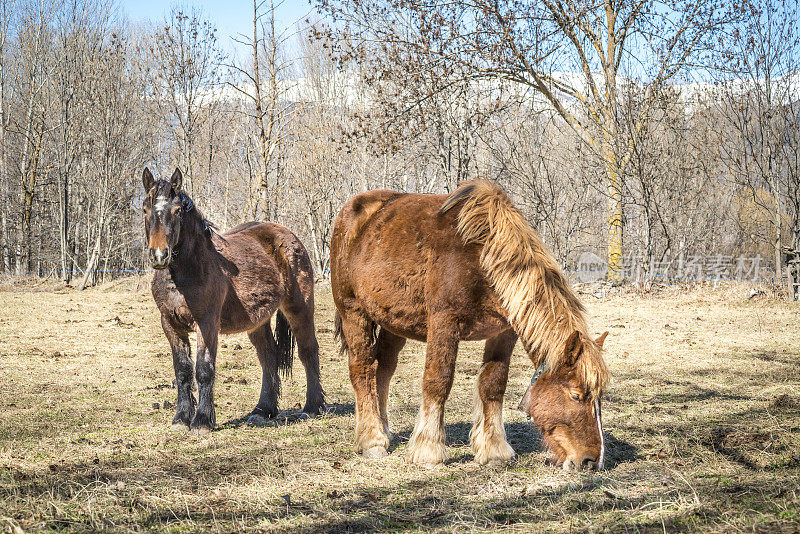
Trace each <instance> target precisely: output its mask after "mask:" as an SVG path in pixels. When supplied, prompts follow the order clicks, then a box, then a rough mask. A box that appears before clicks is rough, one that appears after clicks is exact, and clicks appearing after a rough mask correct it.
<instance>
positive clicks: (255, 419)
mask: <svg viewBox="0 0 800 534" xmlns="http://www.w3.org/2000/svg"><path fill="white" fill-rule="evenodd" d="M247 424H248V425H249V426H267V425H268V424H269V422H268V420H267V418H266V417H264V416H263V415H261V414H258V413H254V414H252V415H250V417H248V418H247Z"/></svg>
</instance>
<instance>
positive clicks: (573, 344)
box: [564, 330, 583, 365]
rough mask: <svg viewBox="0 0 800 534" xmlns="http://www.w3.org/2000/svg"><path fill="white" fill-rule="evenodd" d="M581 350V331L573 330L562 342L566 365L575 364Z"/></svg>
mask: <svg viewBox="0 0 800 534" xmlns="http://www.w3.org/2000/svg"><path fill="white" fill-rule="evenodd" d="M582 350H583V340H582V339H581V333H580V332H578V331H577V330H575V331H574V332H573V333H571V334H570V335H569V337H568V338H567V341H566V342H565V343H564V362H565V363H566V364H567V365H575V362H576V361H578V356H580V355H581V351H582Z"/></svg>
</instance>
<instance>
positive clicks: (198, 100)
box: [151, 8, 224, 193]
mask: <svg viewBox="0 0 800 534" xmlns="http://www.w3.org/2000/svg"><path fill="white" fill-rule="evenodd" d="M151 52H152V54H153V57H154V60H155V65H156V68H155V69H154V75H155V80H154V82H155V90H156V95H155V96H156V98H157V102H158V103H159V104H160V105H161V106H162V108H163V113H164V115H165V119H166V121H167V125H168V126H172V128H171V130H172V131H174V132H176V133H177V134H179V135H178V136H177V139H178V143H177V144H176V146H174V147H173V150H172V153H173V154H174V163H176V164H178V165H180V166H181V167H183V168H184V169H186V173H185V176H186V182H185V185H184V187H186V190H187V191H188V192H190V193H191V192H192V191H193V189H192V188H193V182H194V181H195V180H196V178H197V176H196V175H195V171H196V168H197V166H198V165H197V159H198V157H200V156H199V155H198V154H195V152H196V151H197V150H199V149H200V148H199V147H197V146H196V143H195V142H196V137H197V135H198V133H199V130H200V129H201V128H202V127H203V125H204V123H205V122H206V121H207V119H208V115H207V114H204V113H203V111H204V110H208V108H209V107H210V106H211V105H212V104H213V102H214V101H215V99H217V98H219V97H218V95H217V94H216V92H215V88H217V87H218V86H219V84H220V76H219V73H218V68H219V65H220V64H221V63H222V61H223V60H224V56H223V54H222V52H221V50H220V49H219V46H218V43H217V31H216V28H215V27H214V26H213V24H211V23H210V22H209V21H208V20H205V19H204V18H203V16H202V13H201V12H200V11H198V10H195V9H193V10H192V11H191V13H186V12H184V11H182V10H180V9H178V8H173V9H172V11H171V13H170V17H169V19H168V20H166V21H165V23H164V25H163V27H162V28H161V30H160V31H159V32H158V33H157V34H156V36H155V41H154V43H153V45H152V48H151Z"/></svg>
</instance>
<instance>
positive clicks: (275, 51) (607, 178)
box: [0, 0, 800, 287]
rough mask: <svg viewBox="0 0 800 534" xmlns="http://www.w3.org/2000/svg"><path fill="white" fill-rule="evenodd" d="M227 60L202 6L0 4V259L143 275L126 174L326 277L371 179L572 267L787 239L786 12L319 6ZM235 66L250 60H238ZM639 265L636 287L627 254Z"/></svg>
mask: <svg viewBox="0 0 800 534" xmlns="http://www.w3.org/2000/svg"><path fill="white" fill-rule="evenodd" d="M315 6H316V10H315V11H313V12H312V16H310V17H309V19H308V20H304V21H299V22H298V24H297V26H296V27H293V28H292V29H291V30H290V31H285V32H279V31H277V30H276V25H275V22H274V21H275V19H274V8H275V5H274V4H273V3H271V2H269V1H265V2H256V3H254V4H253V5H251V6H250V7H249V9H250V10H252V12H253V20H254V22H253V32H252V34H250V35H241V36H239V37H238V39H239V40H240V41H241V42H240V43H239V45H238V51H239V52H238V53H237V54H234V53H232V52H231V51H230V50H231V49H232V47H231V46H230V43H222V42H220V39H219V38H218V36H217V33H216V30H215V28H214V23H213V21H209V20H206V18H205V17H204V16H203V13H202V11H200V10H198V9H195V8H192V7H179V6H176V7H174V8H173V9H172V11H171V14H170V15H169V16H168V17H166V19H165V20H161V21H153V22H152V23H150V24H144V25H142V24H132V23H130V22H129V21H127V20H125V18H124V17H122V16H121V15H120V14H119V13H120V8H119V6H117V5H116V4H115V3H114V2H113V1H109V0H91V1H90V0H0V270H1V271H2V272H3V273H5V274H7V275H9V276H15V277H24V276H39V277H58V278H60V279H61V280H63V281H64V282H66V283H74V284H76V285H78V286H79V287H85V286H86V285H92V284H95V283H98V282H100V281H102V280H103V279H104V278H108V277H114V276H119V275H121V274H124V272H128V271H138V270H141V269H144V268H146V262H145V261H144V260H145V257H144V255H143V246H144V245H143V229H142V226H143V225H142V219H141V213H140V212H141V209H140V207H141V200H142V196H143V191H142V186H141V180H140V177H141V172H142V168H143V167H144V166H145V165H148V166H150V167H151V169H153V170H154V172H155V174H156V176H157V177H159V176H160V177H164V178H166V177H168V176H169V175H170V174H171V173H172V170H173V169H174V167H176V166H179V167H181V169H182V170H183V171H184V174H185V176H187V177H188V180H187V181H186V186H185V187H186V189H187V192H188V193H189V194H190V195H191V196H192V197H193V199H194V200H195V203H196V205H197V206H198V207H199V208H200V209H201V210H202V211H203V213H204V215H205V216H206V217H207V218H209V219H210V220H211V221H213V222H214V223H216V224H217V225H218V226H219V227H220V228H222V229H227V228H230V227H233V226H234V225H236V224H238V223H240V222H243V221H246V220H251V219H267V220H272V221H276V222H279V223H281V224H284V225H286V226H288V227H289V228H290V229H292V230H293V231H294V232H295V233H297V234H298V235H299V236H300V238H301V239H302V241H303V242H304V243H305V245H306V247H307V248H308V250H309V253H310V254H311V256H312V260H313V262H314V266H315V269H316V270H317V274H318V276H319V277H320V278H324V277H326V276H327V270H328V247H329V244H330V238H331V231H332V226H333V219H334V218H335V216H336V213H337V212H338V210H339V208H340V207H341V206H342V204H343V203H344V202H345V201H346V200H347V199H348V198H349V197H350V196H352V195H354V194H356V193H359V192H362V191H365V190H368V189H374V188H392V189H397V190H403V191H417V192H446V191H452V190H453V189H454V188H455V187H456V184H457V183H458V182H460V181H462V180H467V179H472V178H488V179H492V180H496V181H498V182H499V183H500V184H502V186H503V187H504V188H505V189H506V190H507V191H508V192H509V194H510V195H511V196H512V197H513V199H514V200H515V202H517V204H518V206H519V207H520V209H521V210H522V211H523V212H524V214H525V216H526V217H527V218H528V220H529V221H530V223H531V224H532V225H533V226H534V227H535V228H536V229H537V230H538V231H539V233H540V235H541V236H542V238H543V239H544V241H545V242H546V243H547V245H548V246H549V247H550V250H551V251H552V252H553V254H554V255H555V256H556V258H557V259H558V260H559V261H560V262H561V263H562V265H564V266H565V267H566V268H568V269H571V268H574V266H575V264H576V261H577V258H578V256H579V255H580V254H581V253H583V252H587V251H590V252H594V253H596V254H598V255H599V256H601V257H603V258H606V259H607V261H608V264H609V274H608V277H609V279H610V280H612V281H620V280H621V279H624V278H627V279H631V278H635V279H638V281H645V282H646V281H647V280H650V279H652V276H648V275H655V274H656V272H657V270H658V269H663V268H664V266H672V265H681V264H683V263H685V262H686V261H687V259H689V258H692V257H701V256H702V257H706V256H709V255H716V256H718V257H720V258H723V259H724V258H727V261H734V262H735V259H736V258H737V257H743V256H746V257H754V256H756V255H760V256H762V257H763V258H764V262H763V263H762V271H761V277H762V278H766V279H777V280H780V281H782V283H784V281H785V280H786V266H785V265H784V258H783V254H784V252H786V251H787V250H796V249H798V248H800V151H799V150H798V147H799V145H800V126H799V125H798V122H799V121H800V74H799V73H800V70H799V69H798V65H800V46H798V35H799V34H798V29H797V23H798V7H797V4H796V3H795V2H791V1H789V2H783V1H781V0H754V1H753V2H732V1H727V0H722V1H720V0H715V1H712V2H708V1H705V0H681V1H677V2H676V1H671V2H666V3H662V2H653V1H649V0H606V1H605V2H600V3H589V2H584V1H581V0H569V1H565V2H563V3H561V2H555V3H553V2H551V0H541V1H537V2H521V1H512V2H505V3H502V5H501V4H500V3H497V2H493V1H482V0H473V1H463V2H454V3H432V4H428V3H425V4H423V3H421V2H417V1H408V0H381V1H379V0H368V1H367V0H365V1H356V0H349V1H337V2H328V1H321V2H318V3H317V4H315ZM243 50H244V51H245V53H242V51H243ZM629 258H639V260H637V261H638V264H639V265H640V267H641V268H640V269H638V270H637V272H636V275H635V277H634V276H633V275H632V273H630V272H629V273H625V271H624V269H623V267H622V264H623V262H628V261H629Z"/></svg>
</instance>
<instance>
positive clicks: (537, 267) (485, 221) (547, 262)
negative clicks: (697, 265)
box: [441, 181, 609, 396]
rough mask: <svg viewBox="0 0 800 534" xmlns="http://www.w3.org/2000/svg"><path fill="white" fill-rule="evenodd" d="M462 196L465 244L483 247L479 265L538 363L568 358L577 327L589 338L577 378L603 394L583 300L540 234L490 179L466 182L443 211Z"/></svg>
mask: <svg viewBox="0 0 800 534" xmlns="http://www.w3.org/2000/svg"><path fill="white" fill-rule="evenodd" d="M461 201H463V205H462V206H461V210H460V211H459V213H458V216H457V221H458V232H459V234H460V235H461V237H462V238H463V239H464V241H465V242H466V243H476V244H479V245H482V246H483V250H482V251H481V256H480V264H481V267H482V268H483V271H484V273H485V275H486V277H487V279H488V280H489V283H490V284H491V285H492V287H493V288H494V290H495V291H496V292H497V294H498V295H499V297H500V300H501V302H502V304H503V307H504V308H505V310H506V313H507V314H508V321H509V323H511V325H512V327H513V328H514V330H515V331H516V332H517V334H518V335H519V338H520V340H521V341H522V344H523V345H524V347H525V349H526V350H527V352H528V354H530V355H531V357H532V358H533V359H534V363H535V364H536V365H537V366H538V365H541V364H542V363H545V362H546V363H547V365H548V367H549V368H551V369H553V370H557V369H558V368H559V367H560V366H561V365H562V364H563V363H564V359H565V354H564V344H565V342H566V340H567V338H568V337H569V335H570V334H572V333H573V332H574V331H576V330H577V331H579V332H580V333H581V334H582V335H583V337H584V339H585V340H587V341H586V342H585V343H584V350H583V352H582V354H581V357H580V358H579V359H578V363H577V369H578V374H579V377H580V378H581V379H582V381H583V383H584V384H586V386H587V388H588V389H589V391H590V392H591V394H592V396H596V395H598V394H600V393H601V392H602V391H603V390H604V389H605V387H606V384H607V382H608V378H609V373H608V368H607V367H606V364H605V361H604V360H603V356H602V354H601V351H600V348H599V347H598V346H596V345H595V344H594V343H593V342H592V341H591V339H590V338H589V337H588V335H587V325H586V319H585V317H584V311H585V310H584V307H583V304H582V303H581V301H580V300H579V299H578V296H577V295H576V294H575V292H574V291H573V290H572V288H571V287H570V285H569V282H568V281H567V279H566V278H565V276H564V274H563V273H562V272H561V269H560V268H559V266H558V264H557V263H556V261H555V260H554V259H553V257H552V256H551V255H550V253H549V252H548V251H547V249H546V247H545V245H544V243H542V241H541V239H539V236H538V235H537V234H536V232H534V230H533V229H532V228H531V227H530V226H529V225H528V223H527V221H526V220H525V217H523V215H522V213H520V211H519V210H518V209H517V208H516V206H514V204H513V203H512V202H511V200H510V199H509V198H508V196H506V194H505V193H504V192H503V191H502V190H501V189H500V188H499V187H498V186H497V185H495V184H493V183H491V182H487V181H473V182H467V183H465V184H462V185H461V186H460V187H459V188H458V189H457V190H456V191H455V193H453V195H451V197H450V198H448V200H447V201H446V202H445V204H444V205H443V206H442V208H441V211H442V212H445V211H447V210H449V209H450V208H452V207H453V206H454V205H455V204H456V203H458V202H461Z"/></svg>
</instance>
